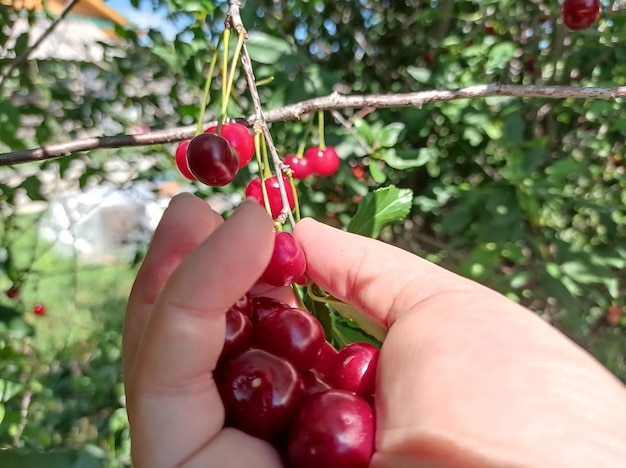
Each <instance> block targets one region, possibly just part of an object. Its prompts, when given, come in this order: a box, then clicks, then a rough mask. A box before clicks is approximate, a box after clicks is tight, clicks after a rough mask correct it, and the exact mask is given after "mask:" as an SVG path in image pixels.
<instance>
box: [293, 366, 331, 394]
mask: <svg viewBox="0 0 626 468" xmlns="http://www.w3.org/2000/svg"><path fill="white" fill-rule="evenodd" d="M300 378H301V379H302V385H303V386H304V393H305V395H306V396H311V395H315V394H316V393H319V392H323V391H324V390H330V389H331V388H332V387H331V386H330V384H329V383H328V382H327V381H326V378H325V377H324V376H323V375H322V374H321V373H319V372H318V371H316V370H315V369H308V370H305V371H303V372H302V373H301V374H300Z"/></svg>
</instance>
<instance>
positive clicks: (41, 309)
mask: <svg viewBox="0 0 626 468" xmlns="http://www.w3.org/2000/svg"><path fill="white" fill-rule="evenodd" d="M33 313H34V314H35V315H45V314H46V306H44V305H43V304H35V305H34V306H33Z"/></svg>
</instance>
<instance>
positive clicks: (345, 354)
mask: <svg viewBox="0 0 626 468" xmlns="http://www.w3.org/2000/svg"><path fill="white" fill-rule="evenodd" d="M378 355H379V350H378V348H376V347H375V346H374V345H371V344H369V343H361V342H357V343H350V344H349V345H346V346H344V347H343V348H341V349H340V350H339V353H338V354H337V356H336V358H335V361H334V362H333V365H332V366H331V369H330V371H329V373H328V380H329V381H330V383H331V384H332V385H333V387H335V388H341V389H343V390H347V391H349V392H354V393H357V394H358V395H361V396H362V397H364V398H370V397H371V396H372V395H373V394H374V391H375V389H376V367H377V365H378Z"/></svg>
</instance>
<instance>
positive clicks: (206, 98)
mask: <svg viewBox="0 0 626 468" xmlns="http://www.w3.org/2000/svg"><path fill="white" fill-rule="evenodd" d="M223 38H224V33H222V34H220V37H219V39H218V41H217V45H216V46H215V50H214V51H213V55H212V56H211V64H210V65H209V71H208V73H207V77H206V80H205V81H204V91H203V93H202V102H201V103H200V115H198V127H197V128H196V135H200V134H201V133H202V124H203V122H204V113H205V112H206V108H207V106H208V105H209V92H210V90H211V82H212V81H213V72H214V71H215V65H216V64H217V56H218V55H219V51H220V45H221V44H222V40H223Z"/></svg>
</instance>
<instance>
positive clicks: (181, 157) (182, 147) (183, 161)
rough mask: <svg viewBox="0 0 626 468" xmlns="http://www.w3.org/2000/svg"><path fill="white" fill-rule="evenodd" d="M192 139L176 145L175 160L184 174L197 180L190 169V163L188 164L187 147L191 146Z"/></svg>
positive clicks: (190, 178)
mask: <svg viewBox="0 0 626 468" xmlns="http://www.w3.org/2000/svg"><path fill="white" fill-rule="evenodd" d="M190 141H191V140H185V141H183V142H181V143H180V144H179V145H178V146H177V147H176V156H175V161H176V167H177V168H178V170H179V171H180V173H181V174H182V175H183V176H185V177H186V178H187V179H189V180H196V178H195V177H194V176H193V174H192V173H191V171H190V170H189V165H188V164H187V147H188V146H189V142H190Z"/></svg>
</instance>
